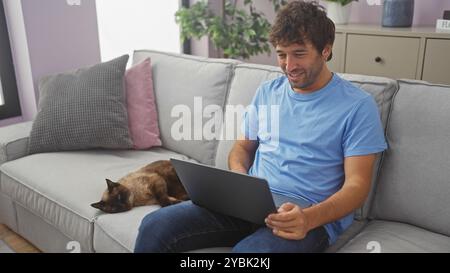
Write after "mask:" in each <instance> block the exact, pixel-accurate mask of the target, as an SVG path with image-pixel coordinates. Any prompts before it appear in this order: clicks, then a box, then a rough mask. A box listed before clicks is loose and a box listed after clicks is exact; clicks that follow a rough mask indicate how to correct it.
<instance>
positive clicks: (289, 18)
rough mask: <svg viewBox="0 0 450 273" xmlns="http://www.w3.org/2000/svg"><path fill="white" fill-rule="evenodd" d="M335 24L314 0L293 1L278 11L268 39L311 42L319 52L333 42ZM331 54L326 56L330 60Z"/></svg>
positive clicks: (281, 41)
mask: <svg viewBox="0 0 450 273" xmlns="http://www.w3.org/2000/svg"><path fill="white" fill-rule="evenodd" d="M334 33H335V26H334V23H333V21H331V20H330V19H329V18H328V17H327V14H326V12H325V9H324V8H323V7H322V6H321V5H319V4H318V3H317V2H316V1H312V2H304V1H293V2H291V3H289V4H287V5H285V6H284V7H283V8H281V9H280V11H279V12H278V14H277V16H276V18H275V23H274V25H273V26H272V30H271V31H270V37H269V41H270V42H271V43H272V45H273V46H274V47H276V46H277V45H290V44H295V43H297V44H305V41H308V42H311V43H312V45H313V46H314V47H315V48H316V49H317V51H318V52H319V53H321V52H322V51H323V49H324V48H325V46H326V45H327V44H330V45H333V43H334ZM331 58H332V54H330V56H329V57H328V60H327V61H329V60H331Z"/></svg>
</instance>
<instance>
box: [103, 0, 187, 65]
mask: <svg viewBox="0 0 450 273" xmlns="http://www.w3.org/2000/svg"><path fill="white" fill-rule="evenodd" d="M96 8H97V20H98V30H99V39H100V52H101V57H102V61H107V60H111V59H113V58H115V57H118V56H120V55H123V54H130V58H131V57H132V53H133V51H134V50H139V49H153V50H160V51H167V52H175V53H179V52H180V51H181V49H180V48H181V46H180V37H179V36H180V34H179V33H180V30H179V26H178V25H177V24H176V23H175V12H176V11H177V10H178V9H179V1H178V0H96ZM129 63H131V62H129Z"/></svg>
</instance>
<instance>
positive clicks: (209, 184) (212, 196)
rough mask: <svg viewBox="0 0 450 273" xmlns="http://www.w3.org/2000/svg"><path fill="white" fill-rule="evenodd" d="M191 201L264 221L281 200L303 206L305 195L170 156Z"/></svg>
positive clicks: (275, 209)
mask: <svg viewBox="0 0 450 273" xmlns="http://www.w3.org/2000/svg"><path fill="white" fill-rule="evenodd" d="M170 161H171V162H172V165H173V166H174V168H175V170H176V172H177V175H178V177H179V178H180V180H181V183H182V184H183V186H184V187H185V189H186V191H187V193H188V194H189V197H190V198H191V200H192V202H193V203H194V204H196V205H198V206H202V207H205V208H207V209H210V210H212V211H215V212H218V213H222V214H225V215H229V216H234V217H236V218H239V219H243V220H246V221H249V222H252V223H256V224H261V225H264V219H265V218H266V217H267V216H268V215H269V214H270V213H273V212H276V211H277V207H279V206H281V205H282V204H283V203H286V202H291V203H295V204H297V205H299V206H300V207H301V208H306V207H309V206H310V205H311V203H310V202H308V201H307V200H305V199H298V198H292V197H288V196H284V195H280V194H275V193H272V192H271V191H270V188H269V184H268V183H267V181H266V180H265V179H262V178H258V177H254V176H249V175H246V174H241V173H236V172H232V171H228V170H223V169H218V168H214V167H211V166H207V165H203V164H198V163H193V162H189V161H184V160H179V159H173V158H172V159H170Z"/></svg>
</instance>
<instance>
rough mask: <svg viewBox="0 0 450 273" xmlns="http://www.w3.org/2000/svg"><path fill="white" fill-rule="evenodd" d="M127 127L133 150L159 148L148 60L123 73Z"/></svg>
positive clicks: (150, 67)
mask: <svg viewBox="0 0 450 273" xmlns="http://www.w3.org/2000/svg"><path fill="white" fill-rule="evenodd" d="M125 83H126V97H127V108H128V123H129V124H128V126H129V129H130V135H131V139H132V140H133V144H134V149H137V150H140V149H148V148H150V147H153V146H161V139H160V133H159V126H158V114H157V112H156V104H155V95H154V93H153V78H152V66H151V63H150V58H147V59H145V60H144V61H143V62H141V63H139V64H137V65H135V66H133V67H131V68H130V69H128V70H127V71H126V73H125Z"/></svg>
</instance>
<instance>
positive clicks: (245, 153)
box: [228, 138, 258, 174]
mask: <svg viewBox="0 0 450 273" xmlns="http://www.w3.org/2000/svg"><path fill="white" fill-rule="evenodd" d="M257 148H258V141H256V140H249V139H245V138H240V139H238V140H236V142H235V143H234V145H233V148H232V149H231V152H230V154H229V156H228V168H229V169H230V170H232V171H236V172H241V173H245V174H246V173H248V169H249V168H250V166H251V165H252V163H253V160H254V157H255V152H256V149H257Z"/></svg>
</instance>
